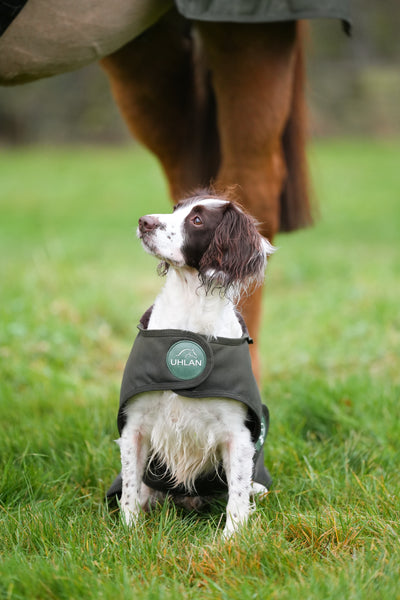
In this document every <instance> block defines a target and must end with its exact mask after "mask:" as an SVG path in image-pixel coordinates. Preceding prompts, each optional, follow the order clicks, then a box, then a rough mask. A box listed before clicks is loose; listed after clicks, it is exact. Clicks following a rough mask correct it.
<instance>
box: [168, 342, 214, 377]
mask: <svg viewBox="0 0 400 600" xmlns="http://www.w3.org/2000/svg"><path fill="white" fill-rule="evenodd" d="M166 360H167V367H168V369H169V370H170V372H171V373H172V375H174V376H175V377H177V378H178V379H183V380H185V381H186V380H189V379H195V378H196V377H198V376H199V375H201V374H202V372H203V371H204V369H205V368H206V364H207V357H206V353H205V352H204V350H203V348H202V347H201V346H199V344H196V342H192V341H191V340H182V341H181V342H176V343H175V344H173V345H172V346H171V348H170V349H169V350H168V352H167V358H166Z"/></svg>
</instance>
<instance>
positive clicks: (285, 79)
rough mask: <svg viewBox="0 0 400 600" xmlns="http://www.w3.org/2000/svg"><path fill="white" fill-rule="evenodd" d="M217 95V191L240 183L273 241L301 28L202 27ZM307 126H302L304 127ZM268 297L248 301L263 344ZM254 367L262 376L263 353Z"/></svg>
mask: <svg viewBox="0 0 400 600" xmlns="http://www.w3.org/2000/svg"><path fill="white" fill-rule="evenodd" d="M196 26H197V27H198V29H199V32H200V35H201V38H202V40H203V44H204V48H205V52H206V56H207V60H208V64H209V67H210V69H211V74H212V83H213V87H214V91H215V96H216V103H217V115H218V131H219V136H220V151H221V166H220V169H219V172H218V176H217V179H216V184H217V186H218V187H221V188H224V187H228V186H232V185H233V186H236V192H237V194H238V199H239V201H240V202H241V203H242V204H243V206H244V207H245V208H246V209H247V210H248V211H249V212H250V213H251V214H252V215H253V216H255V217H256V219H257V220H258V221H259V223H260V230H261V232H262V233H263V234H264V235H265V236H266V237H267V238H268V239H269V240H270V241H272V240H273V238H274V235H275V234H276V233H277V231H278V230H279V228H280V225H281V194H282V191H283V187H284V185H285V181H286V177H287V164H286V161H285V156H284V152H283V146H282V138H283V135H284V131H285V127H286V126H287V123H288V121H289V117H290V114H291V110H292V100H293V91H294V82H295V77H294V76H295V67H296V58H297V49H298V47H297V43H298V42H297V26H296V23H293V22H289V23H279V24H278V23H274V24H267V23H266V24H260V25H245V24H227V23H198V24H197V25H196ZM298 127H299V128H301V127H302V123H298ZM261 301H262V292H261V290H260V291H256V292H255V293H254V294H253V295H251V296H249V297H248V298H247V299H246V300H245V301H244V303H243V306H242V309H243V314H244V317H245V320H246V323H247V325H248V328H249V331H250V334H251V335H252V337H254V338H255V339H257V337H258V331H259V325H260V314H261V303H262V302H261ZM252 360H253V368H254V371H255V373H256V375H257V376H259V359H258V355H257V350H255V351H254V350H253V353H252Z"/></svg>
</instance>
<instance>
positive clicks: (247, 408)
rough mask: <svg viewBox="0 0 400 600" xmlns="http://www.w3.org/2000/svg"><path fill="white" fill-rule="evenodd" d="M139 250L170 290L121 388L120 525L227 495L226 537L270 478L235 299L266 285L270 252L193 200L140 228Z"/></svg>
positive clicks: (261, 411) (231, 212)
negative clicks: (167, 506)
mask: <svg viewBox="0 0 400 600" xmlns="http://www.w3.org/2000/svg"><path fill="white" fill-rule="evenodd" d="M137 235H138V237H139V239H140V240H141V243H142V245H143V248H144V249H145V251H146V252H148V253H149V254H151V255H153V256H155V257H156V258H158V259H159V260H160V261H161V263H160V265H159V270H160V272H162V274H164V275H165V276H166V282H165V285H164V287H163V289H162V290H161V292H160V293H159V295H158V296H157V298H156V300H155V302H154V304H153V306H152V307H151V309H149V310H148V311H147V313H145V315H144V316H143V317H142V319H141V324H140V325H139V334H138V337H137V338H136V341H135V344H134V346H133V348H132V352H131V354H130V356H129V359H128V362H127V365H126V367H125V372H124V376H123V380H122V387H121V399H120V408H119V413H118V427H119V431H120V439H119V440H118V443H119V445H120V452H121V464H122V471H121V475H120V476H119V477H118V478H117V480H116V481H115V482H114V484H113V485H112V486H111V488H110V490H109V492H108V497H109V498H111V497H113V495H117V496H119V497H120V508H121V511H122V516H123V519H124V520H125V522H126V523H127V524H128V525H130V526H132V525H135V524H136V523H137V520H138V516H139V514H140V511H141V509H145V510H146V508H148V507H149V506H152V504H153V502H154V501H155V500H159V499H160V497H161V498H164V497H165V496H166V495H167V494H168V495H171V496H172V497H173V498H175V500H177V501H178V502H179V501H180V503H182V502H183V504H184V505H185V506H186V507H187V508H198V507H199V506H201V504H202V503H201V496H207V497H210V496H212V497H214V496H216V495H218V494H220V493H226V492H227V495H228V500H227V507H226V525H225V528H224V532H223V535H224V537H225V538H229V537H230V536H231V535H232V534H233V533H234V532H235V531H236V530H237V529H238V528H239V527H240V526H241V525H243V524H244V523H245V522H246V520H247V518H248V515H249V512H250V508H251V499H252V496H254V495H256V494H258V493H265V492H266V491H267V488H268V486H269V484H270V475H269V473H268V471H267V469H266V468H265V467H264V454H263V446H264V441H265V437H266V433H267V430H268V410H267V408H266V406H264V405H262V404H261V399H260V395H259V391H258V387H257V384H256V381H255V378H254V375H253V373H252V370H251V360H250V354H249V349H248V344H249V343H251V342H252V340H251V339H250V338H249V335H248V332H247V330H246V327H245V324H244V322H243V320H242V318H241V316H240V314H239V313H238V311H237V309H236V304H237V302H238V300H239V299H240V297H241V296H242V295H243V294H245V293H249V290H251V289H252V288H253V287H254V286H257V285H260V284H261V283H262V281H263V279H264V272H265V267H266V262H267V257H268V256H269V255H271V254H272V253H273V252H274V248H273V246H272V245H271V244H270V243H269V242H268V241H267V240H266V239H265V238H263V237H262V236H261V235H260V233H259V232H258V230H257V227H256V223H255V220H254V219H253V218H252V217H251V216H249V215H248V214H246V213H245V212H244V210H243V209H242V208H241V207H239V206H238V205H236V204H235V203H234V202H232V201H230V200H229V199H227V198H224V197H220V196H215V195H214V196H213V195H212V194H202V195H195V196H192V197H190V198H188V199H185V200H183V201H181V202H179V203H178V204H177V205H176V206H175V207H174V211H173V212H172V213H171V214H153V215H146V216H143V217H141V218H140V219H139V225H138V229H137Z"/></svg>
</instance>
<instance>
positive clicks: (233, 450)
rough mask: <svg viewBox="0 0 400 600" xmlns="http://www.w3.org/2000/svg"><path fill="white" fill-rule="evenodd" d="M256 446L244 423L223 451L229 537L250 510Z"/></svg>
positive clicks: (225, 530)
mask: <svg viewBox="0 0 400 600" xmlns="http://www.w3.org/2000/svg"><path fill="white" fill-rule="evenodd" d="M253 454H254V446H253V444H252V441H251V437H250V432H249V430H248V429H247V427H246V426H245V425H243V427H242V429H241V431H240V434H238V435H232V437H231V438H230V440H229V442H228V443H227V445H226V447H225V448H224V451H223V462H224V468H225V472H226V477H227V481H228V504H227V507H226V525H225V529H224V532H223V536H224V538H225V539H228V538H229V537H230V536H231V535H232V534H233V533H234V532H235V531H236V530H237V529H238V527H240V526H241V525H243V524H244V523H245V522H246V521H247V518H248V516H249V512H250V486H251V476H252V471H253Z"/></svg>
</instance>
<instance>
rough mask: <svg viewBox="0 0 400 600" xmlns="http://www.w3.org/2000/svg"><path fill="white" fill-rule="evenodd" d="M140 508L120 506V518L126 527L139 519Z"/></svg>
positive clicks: (132, 525) (131, 525)
mask: <svg viewBox="0 0 400 600" xmlns="http://www.w3.org/2000/svg"><path fill="white" fill-rule="evenodd" d="M139 514H140V510H139V509H135V508H131V507H128V506H122V507H121V520H122V522H123V523H125V525H127V526H128V527H134V526H135V525H136V523H137V522H138V520H139Z"/></svg>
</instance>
